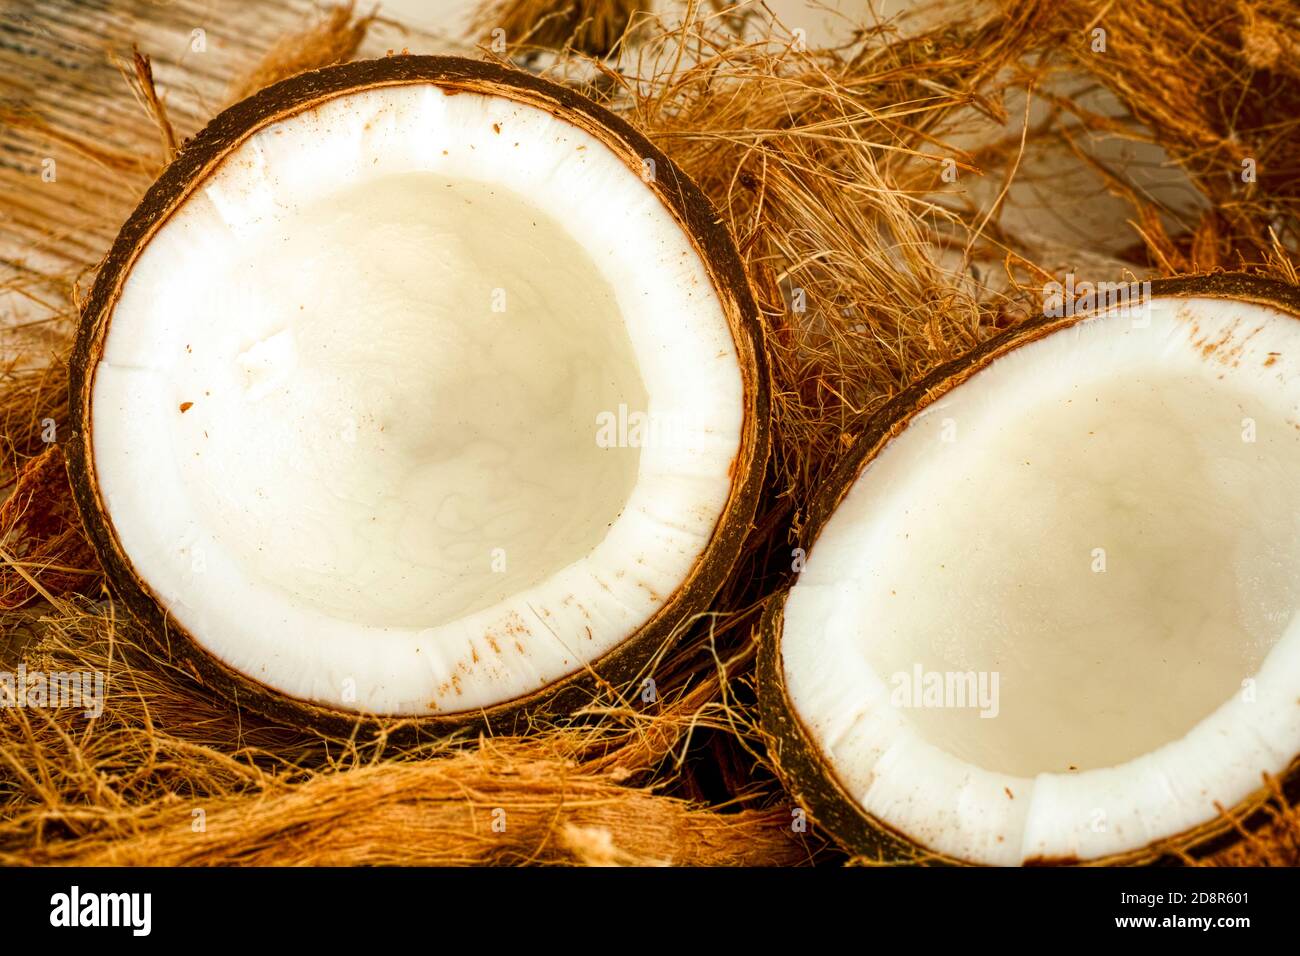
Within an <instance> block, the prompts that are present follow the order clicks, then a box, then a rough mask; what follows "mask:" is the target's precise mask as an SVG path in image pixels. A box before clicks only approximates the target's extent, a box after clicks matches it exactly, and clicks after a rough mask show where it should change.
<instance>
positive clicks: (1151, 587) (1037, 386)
mask: <svg viewBox="0 0 1300 956" xmlns="http://www.w3.org/2000/svg"><path fill="white" fill-rule="evenodd" d="M1298 362H1300V321H1296V320H1295V319H1293V318H1291V317H1289V316H1286V315H1282V314H1279V313H1278V312H1277V311H1275V310H1273V309H1271V308H1268V307H1265V306H1262V305H1253V304H1247V303H1241V302H1234V301H1227V300H1222V299H1210V298H1200V299H1186V300H1183V299H1176V298H1157V299H1154V300H1152V301H1151V302H1150V303H1149V304H1148V305H1147V306H1146V308H1145V310H1144V311H1142V312H1140V313H1139V314H1137V315H1136V316H1135V315H1133V314H1123V313H1122V311H1116V310H1112V311H1110V312H1107V313H1104V314H1102V315H1100V316H1099V317H1096V318H1092V319H1089V320H1085V321H1083V322H1081V323H1079V324H1076V325H1074V326H1072V327H1070V328H1068V329H1065V330H1063V331H1059V332H1057V333H1054V334H1051V335H1050V336H1047V337H1045V338H1042V339H1039V340H1037V341H1035V342H1033V343H1031V344H1026V345H1024V346H1021V347H1020V348H1018V349H1016V350H1014V351H1013V352H1011V353H1009V354H1007V355H1005V356H1003V357H1002V358H999V359H997V360H995V361H994V362H993V363H992V364H991V365H989V366H988V367H986V368H985V369H984V370H982V371H980V372H978V373H976V374H975V375H974V376H973V377H971V378H970V379H968V380H967V381H966V382H965V383H964V384H962V385H959V386H957V387H956V388H954V389H953V390H951V391H949V392H948V393H946V394H945V395H943V396H942V397H941V398H940V399H939V400H938V401H936V402H935V403H934V404H933V405H931V406H930V407H928V408H926V409H925V410H924V411H923V412H921V413H920V414H919V415H917V416H915V417H914V418H913V419H912V420H911V422H910V424H909V425H908V426H907V427H906V428H905V429H904V430H903V431H902V432H901V433H899V434H898V435H897V436H896V437H895V438H894V439H893V440H892V441H890V443H889V444H887V445H886V446H885V447H884V448H883V449H882V451H881V452H880V454H879V455H878V457H876V458H875V459H874V460H873V461H871V462H870V463H869V464H868V466H867V467H866V468H865V470H864V471H863V472H862V473H861V474H860V475H859V477H858V478H857V480H856V483H855V484H854V486H853V487H852V488H851V490H850V491H849V493H848V494H847V496H846V497H845V499H844V500H843V502H842V504H841V505H840V506H839V507H838V508H837V510H836V511H835V513H834V514H833V515H832V517H831V518H830V520H829V522H828V523H827V524H826V525H825V527H824V529H823V530H822V532H821V534H820V536H819V537H818V539H817V540H816V542H815V543H814V545H813V547H812V549H811V552H810V554H809V555H808V558H807V563H806V566H805V568H804V570H803V571H802V573H801V574H800V575H799V577H798V579H797V583H796V584H795V586H794V587H793V589H792V592H791V593H790V595H789V599H788V602H787V604H786V607H785V617H784V627H783V632H782V637H781V651H782V654H783V667H784V676H785V680H786V687H787V693H788V695H789V699H790V703H791V705H792V707H793V710H794V711H795V713H796V715H797V716H798V717H799V719H800V721H801V722H802V724H803V725H804V727H805V728H806V730H807V731H808V732H809V734H810V736H811V738H812V739H813V741H814V743H815V745H816V747H817V748H818V749H819V751H820V754H821V756H822V758H824V760H825V761H826V763H827V764H828V766H829V768H830V769H831V770H832V771H833V774H834V775H835V776H836V777H837V778H838V780H839V781H840V783H841V784H842V785H843V787H844V788H845V790H846V792H847V793H848V794H850V795H851V796H852V798H853V799H854V800H856V801H857V802H858V804H859V805H860V807H861V809H862V810H865V811H866V812H867V813H869V814H871V815H872V816H874V817H875V818H876V819H878V820H879V821H881V822H883V823H885V824H887V825H888V826H890V827H892V828H893V829H895V830H897V831H899V832H901V833H902V834H904V835H906V836H908V837H909V838H910V839H912V840H913V841H914V842H917V843H919V844H921V845H923V846H925V847H928V848H930V849H932V850H934V851H937V852H940V853H943V854H947V855H950V856H953V857H956V858H958V859H963V860H968V861H973V862H982V863H994V864H1016V863H1020V862H1024V861H1027V860H1033V859H1044V858H1045V859H1062V858H1064V859H1070V858H1077V859H1081V860H1087V859H1095V858H1099V857H1103V856H1109V855H1112V854H1118V853H1124V852H1128V851H1133V850H1141V849H1142V848H1144V847H1146V846H1147V845H1148V844H1151V843H1152V842H1154V841H1157V840H1160V839H1163V838H1166V837H1173V836H1176V835H1178V834H1181V833H1184V832H1186V831H1188V830H1190V829H1192V828H1195V827H1198V826H1199V825H1201V824H1204V823H1205V822H1207V821H1211V820H1213V819H1215V818H1216V817H1217V816H1218V813H1219V811H1218V810H1217V809H1216V807H1215V804H1216V802H1217V803H1218V804H1220V805H1221V806H1223V807H1232V806H1234V805H1235V804H1237V803H1238V802H1239V801H1241V800H1242V799H1244V798H1246V797H1248V796H1249V795H1250V794H1252V793H1253V792H1254V791H1256V790H1258V789H1259V788H1260V787H1261V786H1262V777H1261V775H1262V774H1263V773H1264V772H1270V773H1278V772H1280V771H1282V770H1284V769H1285V768H1286V767H1287V765H1288V763H1289V762H1290V761H1291V760H1292V759H1293V758H1294V757H1295V756H1296V755H1297V754H1298V753H1300V613H1298V612H1300V478H1298V476H1300V374H1297V367H1298V366H1297V363H1298ZM995 678H996V684H995V683H994V679H995Z"/></svg>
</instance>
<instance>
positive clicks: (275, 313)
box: [68, 56, 767, 725]
mask: <svg viewBox="0 0 1300 956" xmlns="http://www.w3.org/2000/svg"><path fill="white" fill-rule="evenodd" d="M765 381H766V372H765V369H764V365H763V358H762V351H761V348H760V346H759V333H758V326H757V322H756V309H755V306H754V303H753V301H752V298H751V296H750V293H749V290H748V287H747V285H746V280H745V276H744V273H743V269H742V267H741V263H740V261H739V257H738V256H737V254H736V252H735V249H734V247H733V246H732V244H731V242H730V240H729V237H728V235H727V233H726V230H725V228H724V227H723V226H722V225H721V224H720V223H719V221H718V218H717V216H716V215H715V214H714V212H713V211H712V210H711V208H710V207H709V204H708V202H707V201H706V200H705V198H704V197H703V195H702V194H701V193H700V191H699V190H698V188H697V187H696V186H694V185H693V184H692V183H691V182H690V180H689V179H687V178H686V177H685V176H684V175H683V174H682V173H681V172H680V171H679V170H678V169H677V168H676V167H675V166H673V164H672V163H671V162H670V161H669V160H668V159H667V157H665V156H664V155H663V154H662V153H661V152H659V150H657V149H655V148H654V147H653V146H652V145H650V143H649V142H647V141H646V140H645V138H644V137H642V136H641V135H640V134H639V133H637V132H636V131H635V130H633V129H632V128H631V127H630V126H629V125H628V124H627V123H625V122H624V121H622V120H621V119H618V118H617V117H615V116H613V115H612V114H610V113H609V112H607V111H606V110H604V109H602V108H600V107H598V106H596V105H595V104H593V103H592V102H590V101H589V100H587V99H585V98H583V97H581V96H579V95H577V94H575V93H573V92H571V91H569V90H566V89H564V88H561V87H559V86H556V85H553V84H551V83H548V82H545V81H542V80H540V79H537V78H535V77H533V76H531V75H528V74H523V73H519V72H515V71H511V70H507V69H503V68H499V67H496V66H492V65H489V64H485V63H480V62H476V61H470V60H463V59H458V58H445V57H413V56H394V57H390V58H387V59H383V60H377V61H366V62H359V63H352V64H348V65H344V66H339V67H334V68H330V69H326V70H321V71H318V72H314V73H308V74H304V75H301V76H298V77H296V78H294V79H291V80H287V81H285V82H283V83H279V84H277V85H275V86H273V87H271V88H269V89H266V90H264V91H262V92H260V93H258V94H256V95H255V96H253V97H251V98H249V99H248V100H245V101H243V102H241V103H239V104H237V105H235V106H233V107H231V108H230V109H228V110H226V111H225V112H224V113H222V114H221V115H220V116H218V117H217V118H216V119H214V120H213V121H212V122H211V124H209V126H208V127H207V128H206V129H205V130H203V132H202V133H200V134H199V135H198V136H197V137H196V138H195V140H194V141H193V142H192V143H190V144H188V145H187V146H186V148H185V150H184V151H183V153H182V155H181V156H180V157H179V159H177V161H176V162H174V163H173V164H172V165H171V166H170V167H169V168H168V169H167V170H166V171H165V172H164V173H163V175H162V176H161V178H160V179H159V180H158V182H157V183H156V184H155V185H154V186H153V187H152V188H151V189H150V190H149V192H148V194H147V195H146V197H145V198H144V200H143V201H142V203H141V205H140V207H139V208H138V209H137V210H136V212H135V213H134V215H133V216H132V217H131V218H130V220H129V221H128V222H127V223H126V225H125V227H124V228H123V230H122V232H121V234H120V235H119V237H118V239H117V241H116V243H115V244H114V246H113V248H112V251H111V253H110V254H109V256H108V258H107V260H106V262H105V264H104V266H103V268H102V270H101V271H100V273H99V275H98V277H97V281H96V283H95V286H94V289H93V292H92V295H91V297H90V299H89V302H88V305H87V307H86V309H85V311H84V314H83V318H82V325H81V329H80V334H79V337H78V341H77V345H76V350H75V353H74V357H73V361H72V386H71V406H72V418H73V430H74V435H73V438H72V440H71V442H70V444H69V448H68V456H69V468H70V474H71V477H72V479H73V484H74V488H75V491H76V495H77V500H78V504H79V506H80V508H81V512H82V516H83V518H84V520H85V524H86V527H87V530H88V532H89V534H90V536H91V538H92V540H93V542H94V545H95V547H96V549H97V550H98V553H99V556H100V558H101V560H102V562H103V564H104V567H105V569H106V571H107V574H108V578H109V581H110V583H111V585H112V587H113V590H114V591H115V593H116V594H117V595H118V596H119V597H120V598H121V599H122V600H123V601H124V602H125V603H126V604H127V605H128V607H129V608H130V609H131V611H132V612H133V613H134V614H135V615H136V616H137V617H138V618H140V619H141V620H142V621H143V622H144V623H145V624H146V625H148V626H149V627H150V628H152V629H153V630H154V631H155V632H157V633H159V634H165V635H166V637H167V640H168V641H169V642H170V645H171V647H172V649H173V651H174V652H175V653H176V654H178V655H179V656H180V657H181V658H182V659H183V660H184V661H185V662H187V664H188V665H189V666H190V669H192V670H193V671H194V672H195V673H196V674H198V675H199V677H200V678H201V679H202V680H204V681H205V682H207V683H209V684H210V685H212V686H214V687H216V688H218V689H220V690H221V691H223V692H225V693H227V694H229V695H230V696H232V697H238V699H239V700H240V701H244V702H248V703H250V704H252V705H253V706H255V707H257V708H259V709H262V710H264V711H268V712H271V713H275V714H278V715H281V716H285V717H287V718H289V719H294V720H298V721H312V722H330V721H334V722H336V723H351V722H352V721H353V719H354V718H355V715H357V714H367V715H381V716H397V717H412V718H428V719H429V721H431V722H434V723H442V722H445V723H449V724H461V723H464V722H466V721H476V722H482V721H485V720H486V721H489V722H495V723H496V724H498V725H499V724H500V722H501V721H503V720H507V719H513V718H514V717H517V716H519V715H520V714H522V713H523V712H524V710H525V709H526V708H528V707H530V706H531V705H533V704H537V703H539V702H541V701H543V700H547V701H549V702H550V703H552V704H553V705H555V706H556V707H573V706H575V705H577V704H580V703H582V702H584V701H585V700H586V699H588V691H589V688H590V686H591V685H592V684H593V683H594V682H596V681H609V682H613V683H618V682H620V681H623V680H626V679H629V678H630V677H632V676H633V675H634V674H636V673H637V672H638V671H639V670H640V668H642V666H643V665H645V664H646V662H647V660H648V659H649V657H650V656H651V655H652V654H653V653H655V652H656V651H657V650H658V649H659V648H661V647H662V646H663V645H664V643H665V642H666V641H667V640H668V639H669V638H670V636H671V635H673V634H674V632H675V631H676V630H677V629H678V628H679V626H680V625H681V624H682V622H683V621H685V620H686V619H688V618H689V617H690V616H691V615H692V614H694V613H696V612H698V611H700V610H702V609H703V608H705V607H706V606H707V604H708V602H709V600H710V599H711V598H712V596H713V594H714V593H715V591H716V590H717V588H718V587H719V585H720V584H721V582H722V580H723V579H724V578H725V576H726V574H727V573H728V571H729V569H730V566H731V564H732V562H733V561H734V559H735V556H736V554H737V552H738V549H739V546H740V542H741V540H742V537H743V535H744V533H745V532H746V530H747V529H748V527H749V523H750V521H751V518H752V515H753V510H754V505H755V500H756V496H757V493H758V488H759V482H760V479H761V472H762V468H763V463H764V460H765V456H766V431H765V429H766V419H767V410H766V409H767V406H766V401H767V399H766V395H765Z"/></svg>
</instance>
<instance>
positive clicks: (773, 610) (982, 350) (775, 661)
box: [757, 273, 1300, 866]
mask: <svg viewBox="0 0 1300 956" xmlns="http://www.w3.org/2000/svg"><path fill="white" fill-rule="evenodd" d="M1193 297H1206V298H1220V299H1232V300H1237V301H1245V302H1254V303H1258V304H1260V305H1267V306H1272V307H1274V308H1276V309H1278V310H1280V311H1282V312H1283V313H1285V314H1287V315H1290V316H1292V317H1293V318H1296V319H1297V320H1300V288H1297V287H1296V286H1293V285H1287V284H1285V283H1281V282H1276V281H1273V280H1269V279H1261V278H1258V277H1255V276H1251V275H1247V274H1244V273H1219V274H1215V275H1204V276H1187V277H1179V278H1173V279H1155V280H1152V282H1151V298H1193ZM1096 314H1097V310H1092V311H1088V312H1083V313H1078V314H1075V315H1070V316H1065V317H1063V318H1053V317H1043V318H1037V319H1034V320H1031V321H1029V322H1025V323H1023V324H1021V325H1019V326H1016V327H1014V328H1011V329H1008V330H1007V331H1005V332H1003V333H1001V334H999V335H997V336H994V337H993V338H991V339H989V340H988V341H986V342H984V343H982V344H981V345H980V346H978V347H977V348H975V349H973V350H971V351H970V352H968V353H967V354H965V355H963V356H961V357H960V358H957V359H954V360H953V361H951V362H948V363H946V364H944V365H941V366H939V367H938V368H936V369H934V370H933V371H931V372H930V373H929V374H928V375H925V376H924V377H923V378H921V379H919V380H918V381H917V382H915V383H914V384H912V385H911V386H910V387H908V388H907V389H905V390H904V391H902V392H900V393H899V394H898V395H897V396H895V397H894V398H893V399H891V400H890V401H889V402H888V403H887V404H886V405H885V406H884V407H883V408H881V410H880V411H879V412H878V413H876V414H875V415H874V416H872V417H871V419H870V420H869V421H868V422H867V423H866V425H865V427H864V429H863V431H862V432H861V434H859V435H857V436H856V440H855V441H854V444H853V447H852V450H851V451H850V452H849V453H848V455H847V456H846V458H845V460H844V461H843V462H842V463H841V464H840V465H839V466H837V468H836V470H835V472H834V473H833V474H832V475H831V478H830V479H829V480H828V481H827V484H826V487H825V489H824V490H823V491H822V492H821V493H820V494H819V495H818V496H817V497H816V499H815V501H814V502H813V504H812V506H811V508H810V512H809V517H808V521H807V522H806V524H805V525H804V529H803V538H802V540H801V542H800V544H801V546H802V547H803V549H804V551H805V552H806V553H808V554H811V553H812V549H813V547H814V546H815V545H816V542H817V538H818V536H819V535H820V534H821V532H822V529H823V528H825V527H826V524H827V522H828V521H829V520H830V518H831V516H832V515H833V514H834V513H835V510H836V509H837V508H838V507H839V505H840V503H841V502H842V501H843V500H844V497H845V495H847V494H848V492H849V490H850V489H851V488H852V487H853V485H854V484H855V483H856V481H857V479H858V477H859V476H860V475H861V474H862V472H863V471H864V470H865V469H866V468H867V466H868V465H870V464H871V462H872V461H874V460H875V458H876V456H877V455H879V454H880V453H881V452H882V451H883V450H884V448H885V446H887V445H888V444H889V443H890V442H891V441H892V440H893V439H894V437H895V436H897V435H898V434H899V433H900V432H902V431H903V429H905V428H906V427H907V425H908V423H909V422H910V421H911V419H912V418H913V417H914V416H915V415H916V414H917V413H918V412H920V411H922V410H923V409H924V408H926V406H928V405H930V404H931V403H932V402H934V401H936V400H937V399H939V398H941V397H942V396H943V395H945V394H946V393H947V392H949V391H951V390H952V389H954V388H956V387H957V386H958V385H961V384H962V383H963V382H965V381H966V380H967V379H969V378H971V377H972V376H974V375H976V374H977V373H979V372H980V371H981V370H983V369H985V368H987V367H988V366H989V365H990V364H992V363H993V362H995V361H996V360H997V359H999V358H1002V357H1003V356H1005V355H1007V354H1008V353H1010V352H1012V351H1014V350H1015V349H1018V348H1020V347H1021V346H1022V345H1027V344H1029V343H1030V342H1036V341H1038V340H1039V339H1042V338H1044V337H1046V336H1048V335H1051V334H1053V333H1054V332H1059V331H1061V330H1062V329H1066V328H1069V327H1070V326H1072V325H1074V324H1075V323H1076V322H1080V321H1083V320H1085V319H1087V318H1089V317H1091V316H1093V315H1096ZM789 594H790V592H789V588H788V587H787V588H784V589H782V590H781V591H780V592H779V593H777V594H775V595H773V596H772V597H771V598H769V600H768V603H767V607H766V608H765V610H764V613H763V617H762V620H761V622H760V624H759V628H758V641H759V649H758V660H757V676H758V691H759V693H758V697H759V710H760V718H761V722H762V728H763V734H764V737H765V738H766V741H767V746H768V754H769V756H770V757H771V758H772V763H773V765H774V766H775V769H776V772H777V776H778V777H779V778H780V779H781V782H782V784H783V785H784V786H785V789H786V790H787V791H788V792H789V793H790V795H791V796H792V797H793V798H794V799H795V800H796V802H797V803H798V804H799V806H800V807H801V808H802V809H803V810H804V811H805V812H806V813H807V815H808V816H809V817H810V818H811V819H812V820H813V821H814V822H815V823H816V824H817V825H818V826H820V827H821V828H822V829H823V830H825V831H826V832H827V833H828V834H829V835H830V836H831V837H832V838H833V839H834V840H835V842H836V843H838V844H839V845H840V846H841V847H842V848H843V849H844V850H846V851H847V852H849V853H851V854H855V855H860V856H863V857H868V858H871V859H875V860H881V861H893V862H900V863H935V864H948V865H964V864H966V863H967V862H968V861H964V860H959V859H955V858H953V857H950V856H947V855H945V854H942V853H938V852H936V851H935V850H933V849H931V848H929V847H927V846H925V845H924V844H922V843H920V842H919V841H917V840H914V839H912V838H911V837H909V836H908V835H906V834H904V833H902V832H900V831H899V830H897V829H895V828H894V827H891V826H890V825H888V824H887V823H885V822H884V821H882V820H880V819H878V818H876V817H875V816H873V815H871V814H870V813H867V812H866V811H865V810H864V809H862V807H861V805H860V804H859V803H858V802H857V801H856V800H855V799H854V798H853V797H852V796H851V795H850V794H849V792H848V791H847V790H846V789H845V787H844V784H843V782H842V781H841V780H840V779H839V778H838V776H837V775H836V774H835V772H834V770H832V769H831V767H830V766H829V764H828V763H827V762H826V759H825V757H824V756H823V754H822V752H821V750H820V749H819V748H818V746H817V744H816V742H815V741H814V739H813V736H812V734H811V733H810V732H809V730H808V728H807V727H806V726H805V725H804V723H803V721H802V720H801V719H800V717H799V715H798V713H797V712H796V711H795V709H794V705H793V703H792V702H791V700H790V696H789V692H788V688H787V686H786V679H785V665H784V662H783V658H782V654H781V635H782V627H783V622H784V616H785V603H786V599H787V598H788V597H789ZM1281 784H1282V788H1283V792H1284V793H1285V794H1286V795H1287V796H1288V797H1289V798H1290V799H1291V800H1295V799H1297V797H1300V755H1297V756H1296V757H1295V758H1294V759H1293V760H1292V761H1291V763H1290V764H1289V765H1288V767H1287V769H1286V770H1285V771H1284V773H1283V774H1282V776H1281ZM1273 793H1274V791H1272V790H1270V789H1269V788H1268V787H1267V786H1265V784H1264V782H1263V781H1261V785H1260V788H1259V789H1258V790H1257V791H1256V792H1254V793H1252V794H1251V795H1250V796H1249V797H1247V798H1246V799H1245V800H1243V801H1241V803H1239V804H1238V805H1237V806H1236V807H1234V808H1232V809H1230V810H1226V812H1225V813H1222V814H1220V815H1219V816H1218V817H1216V818H1215V819H1213V820H1209V821H1207V822H1206V823H1204V824H1202V825H1200V826H1198V827H1195V828H1193V829H1191V830H1188V831H1185V832H1183V833H1180V834H1177V835H1175V836H1173V837H1170V838H1168V839H1165V840H1162V841H1159V842H1157V843H1152V844H1149V845H1148V846H1145V847H1141V848H1138V849H1136V850H1132V851H1128V852H1125V853H1122V854H1115V855H1112V856H1108V857H1103V858H1099V859H1096V860H1089V861H1088V863H1089V864H1090V865H1110V866H1121V865H1143V864H1152V863H1159V862H1165V863H1168V862H1175V861H1181V860H1185V859H1187V857H1188V855H1204V854H1206V853H1210V852H1214V851H1217V850H1218V849H1221V848H1223V847H1224V846H1227V845H1229V844H1231V843H1234V842H1236V841H1237V839H1239V837H1240V835H1241V826H1240V822H1241V821H1246V822H1247V826H1249V825H1250V824H1251V823H1252V822H1253V821H1254V819H1258V817H1257V814H1258V812H1259V811H1260V810H1261V808H1262V807H1263V806H1264V804H1265V803H1267V802H1268V800H1269V798H1270V797H1271V796H1272V795H1273ZM1079 862H1080V861H1079V860H1075V859H1051V860H1047V859H1038V860H1028V861H1026V863H1028V864H1031V865H1032V864H1038V865H1042V864H1063V865H1069V864H1077V863H1079Z"/></svg>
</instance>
